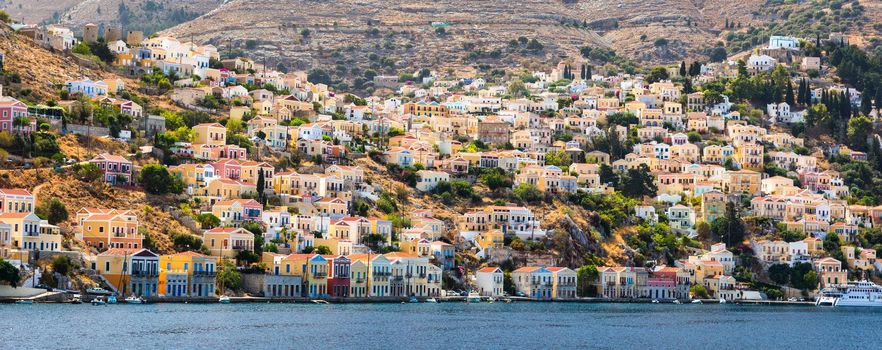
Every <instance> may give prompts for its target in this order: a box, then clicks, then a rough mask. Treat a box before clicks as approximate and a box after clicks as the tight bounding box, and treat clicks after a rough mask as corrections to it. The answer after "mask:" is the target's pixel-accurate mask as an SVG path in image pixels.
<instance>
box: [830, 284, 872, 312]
mask: <svg viewBox="0 0 882 350" xmlns="http://www.w3.org/2000/svg"><path fill="white" fill-rule="evenodd" d="M833 306H837V307H839V306H843V307H845V306H854V307H882V286H879V285H877V284H875V283H873V282H870V281H860V282H854V283H849V284H848V286H847V287H845V288H844V291H843V292H842V295H840V296H839V297H838V298H836V301H835V302H834V303H833Z"/></svg>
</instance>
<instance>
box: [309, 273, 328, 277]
mask: <svg viewBox="0 0 882 350" xmlns="http://www.w3.org/2000/svg"><path fill="white" fill-rule="evenodd" d="M312 277H315V278H328V273H327V272H316V273H314V274H312Z"/></svg>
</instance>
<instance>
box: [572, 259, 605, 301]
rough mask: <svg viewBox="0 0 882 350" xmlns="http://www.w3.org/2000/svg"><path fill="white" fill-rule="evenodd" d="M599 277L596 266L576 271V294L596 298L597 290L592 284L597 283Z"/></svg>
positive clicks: (583, 267)
mask: <svg viewBox="0 0 882 350" xmlns="http://www.w3.org/2000/svg"><path fill="white" fill-rule="evenodd" d="M599 275H600V274H599V273H598V271H597V266H594V265H585V266H582V267H580V268H578V269H576V281H578V285H577V286H576V293H577V294H578V295H579V296H580V297H593V296H596V295H597V289H595V288H594V287H593V285H592V282H594V281H597V278H598V276H599Z"/></svg>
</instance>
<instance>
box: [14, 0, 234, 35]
mask: <svg viewBox="0 0 882 350" xmlns="http://www.w3.org/2000/svg"><path fill="white" fill-rule="evenodd" d="M224 2H225V0H186V1H180V0H3V1H0V9H2V10H5V11H6V12H8V13H9V14H10V15H11V16H12V18H14V19H16V20H19V21H24V22H25V23H56V22H58V23H61V24H63V25H67V26H70V27H72V28H74V29H76V30H77V31H78V32H79V31H80V30H82V26H83V25H85V24H86V23H95V24H98V25H113V26H122V27H124V28H125V29H126V30H143V31H145V32H148V33H152V32H155V31H157V30H161V29H165V28H168V27H171V26H174V25H176V24H179V23H183V22H186V21H189V20H191V19H193V18H196V17H198V16H200V15H203V14H205V13H206V12H208V11H211V10H213V9H215V8H217V7H218V6H220V5H222V4H223V3H224Z"/></svg>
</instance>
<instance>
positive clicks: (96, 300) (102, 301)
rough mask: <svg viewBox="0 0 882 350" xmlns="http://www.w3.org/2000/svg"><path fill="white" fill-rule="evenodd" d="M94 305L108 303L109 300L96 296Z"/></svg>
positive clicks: (93, 301) (93, 300)
mask: <svg viewBox="0 0 882 350" xmlns="http://www.w3.org/2000/svg"><path fill="white" fill-rule="evenodd" d="M92 305H95V306H101V305H107V302H105V301H104V300H103V299H101V298H95V299H92Z"/></svg>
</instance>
